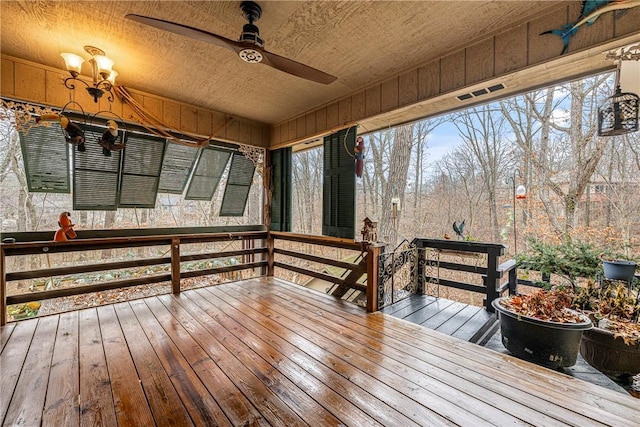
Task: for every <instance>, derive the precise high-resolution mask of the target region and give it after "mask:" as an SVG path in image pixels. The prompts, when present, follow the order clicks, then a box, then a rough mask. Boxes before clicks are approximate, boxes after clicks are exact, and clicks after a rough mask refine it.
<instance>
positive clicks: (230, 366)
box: [0, 279, 640, 426]
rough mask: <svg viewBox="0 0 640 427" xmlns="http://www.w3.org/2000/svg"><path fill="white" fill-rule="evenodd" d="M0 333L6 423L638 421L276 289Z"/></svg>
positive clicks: (165, 299)
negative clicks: (0, 334) (2, 341)
mask: <svg viewBox="0 0 640 427" xmlns="http://www.w3.org/2000/svg"><path fill="white" fill-rule="evenodd" d="M409 306H410V304H408V305H406V306H405V307H409ZM474 317H475V316H474ZM453 319H455V316H454V317H451V318H450V319H449V320H448V321H446V322H444V323H441V325H440V326H441V327H442V328H449V329H455V327H458V329H457V330H456V331H460V330H462V329H463V328H464V326H465V324H466V323H465V324H462V325H461V326H460V325H459V322H460V320H455V322H458V324H455V325H454V324H449V326H447V323H448V322H451V321H453ZM1 332H2V337H3V340H4V342H6V344H5V345H4V347H3V348H2V352H1V353H0V361H1V362H2V377H1V381H2V399H1V400H2V404H1V406H0V410H1V412H0V416H1V417H2V425H6V426H13V425H15V424H18V423H24V424H39V423H40V421H41V420H42V423H43V424H46V425H65V426H66V425H78V424H80V425H85V424H86V425H108V426H118V425H190V424H193V425H314V426H315V425H358V426H360V425H403V426H404V425H474V426H476V425H478V426H479V425H529V424H531V425H549V426H553V425H579V426H590V425H610V426H636V425H639V424H640V405H638V400H637V399H634V398H632V397H630V396H628V395H625V394H623V393H618V392H615V391H612V390H609V389H606V388H603V387H599V386H596V385H594V384H590V383H587V382H584V381H581V380H578V379H575V378H572V377H569V376H567V375H564V374H561V373H558V372H555V371H552V370H549V369H546V368H542V367H539V366H537V365H534V364H531V363H528V362H525V361H522V360H519V359H516V358H513V357H511V356H508V355H504V354H500V353H497V352H494V351H491V350H489V349H486V348H483V347H480V346H477V345H474V344H471V343H468V342H465V341H463V340H460V339H457V338H452V337H450V336H446V335H444V334H441V333H439V332H437V331H432V330H429V329H427V328H424V327H420V326H418V325H415V324H411V323H409V322H405V321H403V320H400V319H397V318H394V317H393V316H389V315H386V314H382V313H374V314H366V313H365V312H364V310H362V309H361V308H359V307H356V306H353V305H351V304H348V303H344V302H341V301H338V300H336V299H335V298H332V297H330V296H327V295H324V294H322V293H318V292H314V291H312V290H308V289H305V288H301V287H298V286H295V285H292V284H289V283H286V282H282V281H280V280H275V279H252V280H247V281H243V282H235V283H229V284H225V285H220V286H217V287H211V288H203V289H198V290H190V291H185V292H183V293H182V294H181V295H179V296H174V295H163V296H159V297H151V298H147V299H143V300H137V301H131V302H127V303H119V304H116V305H114V306H104V307H100V308H98V309H87V310H82V311H79V312H72V313H67V314H62V315H55V316H48V317H43V318H40V319H33V320H26V321H21V322H18V323H16V324H10V325H8V327H7V328H6V329H5V328H4V327H3V329H2V330H1ZM74 342H76V344H75V345H74V344H73V343H74ZM65 378H66V380H62V379H65ZM74 396H75V397H74ZM36 407H39V408H41V410H37V409H34V408H36ZM25 408H29V411H28V412H27V411H26V410H25Z"/></svg>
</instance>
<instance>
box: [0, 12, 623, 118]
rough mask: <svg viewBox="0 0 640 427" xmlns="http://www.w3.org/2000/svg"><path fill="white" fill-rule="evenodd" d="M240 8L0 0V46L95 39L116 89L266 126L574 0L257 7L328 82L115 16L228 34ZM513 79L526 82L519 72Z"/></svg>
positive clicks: (235, 29) (263, 29) (43, 53)
mask: <svg viewBox="0 0 640 427" xmlns="http://www.w3.org/2000/svg"><path fill="white" fill-rule="evenodd" d="M239 4H240V2H239V1H82V2H80V1H64V2H58V1H49V2H32V1H2V2H0V8H1V10H0V12H1V16H2V18H1V22H2V25H1V32H2V38H1V45H0V49H1V52H2V54H4V55H9V56H12V57H17V58H21V59H25V60H28V61H32V62H36V63H39V64H42V65H45V66H49V67H55V68H58V69H60V68H63V67H64V65H63V61H62V59H61V58H60V56H59V54H60V53H61V52H73V53H77V54H83V53H84V51H83V46H84V45H93V46H97V47H100V48H101V49H103V50H104V51H105V52H106V54H107V55H108V56H109V57H111V58H112V59H113V60H114V62H115V66H114V69H116V70H117V71H118V72H119V73H120V75H119V77H118V83H119V84H121V85H123V86H126V87H130V88H134V89H138V90H141V91H145V92H148V93H153V94H157V95H161V96H164V97H167V98H171V99H174V100H177V101H181V102H185V103H188V104H191V105H194V106H196V107H200V108H207V109H212V110H217V111H220V112H224V113H226V114H231V115H235V116H239V117H244V118H246V119H250V120H255V121H258V122H262V123H265V124H269V125H274V124H279V123H284V122H286V121H287V120H291V119H292V118H295V117H297V116H300V115H301V114H303V113H305V112H308V111H311V110H314V109H316V108H318V107H320V106H323V105H327V104H328V103H330V102H332V101H335V100H337V99H340V98H341V97H344V96H345V95H346V94H350V93H354V92H356V91H359V90H363V89H366V88H368V87H372V85H374V84H376V83H379V82H381V81H384V80H385V79H388V78H389V77H391V76H397V75H400V74H401V73H403V72H404V71H406V70H410V69H415V68H416V67H418V66H420V65H421V64H427V63H429V62H430V61H433V60H435V59H438V58H443V57H445V56H447V55H448V54H450V53H451V52H454V51H456V50H459V49H461V48H464V47H465V46H470V45H472V44H473V43H476V42H478V41H479V40H487V37H488V36H490V35H492V34H498V33H504V32H505V31H507V30H508V29H511V28H515V27H516V26H518V25H520V24H525V23H526V22H529V21H530V20H532V19H534V18H536V17H541V16H542V15H544V14H545V13H549V12H550V11H553V10H554V9H555V8H558V7H560V10H565V11H567V12H565V14H566V15H569V14H571V15H572V16H562V17H559V18H558V19H559V20H560V21H561V22H567V21H575V20H576V19H575V18H577V17H578V16H579V13H580V4H581V2H578V1H574V2H562V1H544V2H539V1H524V0H521V1H495V0H494V1H324V0H323V1H262V2H260V5H261V7H262V10H263V13H262V17H261V18H260V20H259V21H258V22H256V25H257V26H258V27H259V28H260V34H261V36H262V37H263V38H264V40H265V48H266V49H267V50H268V51H270V52H273V53H276V54H278V55H281V56H285V57H288V58H291V59H293V60H296V61H298V62H302V63H304V64H307V65H309V66H312V67H315V68H318V69H321V70H323V71H325V72H327V73H330V74H332V75H335V76H337V78H338V80H337V81H335V82H334V83H332V84H329V85H322V84H319V83H314V82H310V81H306V80H303V79H301V78H298V77H294V76H291V75H289V74H286V73H283V72H280V71H277V70H275V69H273V68H270V67H267V66H264V65H255V64H247V63H244V62H242V61H241V60H240V59H239V58H238V57H237V55H235V54H234V53H233V52H231V51H229V50H226V49H224V48H221V47H218V46H215V45H211V44H207V43H205V42H202V41H197V40H193V39H190V38H187V37H184V36H180V35H175V34H171V33H168V32H166V31H161V30H158V29H155V28H152V27H148V26H145V25H142V24H139V23H136V22H133V21H130V20H128V19H125V18H124V16H125V15H126V14H130V13H132V14H140V15H146V16H151V17H155V18H159V19H164V20H168V21H173V22H177V23H181V24H184V25H188V26H191V27H195V28H198V29H202V30H206V31H209V32H212V33H216V34H220V35H222V36H224V37H226V38H229V39H233V40H235V39H237V37H238V36H239V34H240V32H241V28H242V25H243V24H245V23H246V21H245V19H244V18H243V17H242V15H241V12H240V9H239ZM560 5H568V7H566V8H564V9H562V8H563V7H564V6H560ZM569 10H570V11H571V13H569V12H568V11H569ZM563 15H564V14H563ZM573 15H575V16H573ZM607 22H608V23H607V24H606V25H610V23H612V22H613V19H612V18H611V19H610V21H607ZM554 25H555V24H554ZM603 25H604V24H603ZM546 37H551V39H552V40H553V41H549V39H546V41H545V43H554V46H555V45H557V48H558V54H559V51H560V50H561V49H562V43H561V42H560V40H559V38H556V37H553V36H546ZM556 39H557V40H556ZM541 43H542V41H541ZM85 56H86V55H85ZM583 56H585V55H583ZM600 56H602V55H600ZM600 60H601V59H600ZM600 66H601V65H600ZM85 67H87V65H86V64H85ZM86 69H88V68H85V70H86ZM84 74H87V73H86V72H85V73H84ZM520 78H521V79H522V81H526V75H523V76H521V77H520Z"/></svg>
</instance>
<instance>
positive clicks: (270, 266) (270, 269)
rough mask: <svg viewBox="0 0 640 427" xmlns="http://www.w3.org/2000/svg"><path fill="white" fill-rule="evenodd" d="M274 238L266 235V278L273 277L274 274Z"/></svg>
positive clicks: (269, 234)
mask: <svg viewBox="0 0 640 427" xmlns="http://www.w3.org/2000/svg"><path fill="white" fill-rule="evenodd" d="M274 246H275V245H274V238H273V235H271V233H268V234H267V276H273V274H274V270H275V267H274V262H275V260H274V253H273V249H274Z"/></svg>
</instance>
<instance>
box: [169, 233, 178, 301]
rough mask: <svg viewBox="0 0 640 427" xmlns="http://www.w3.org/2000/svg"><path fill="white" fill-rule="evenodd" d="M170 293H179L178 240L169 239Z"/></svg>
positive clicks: (175, 238)
mask: <svg viewBox="0 0 640 427" xmlns="http://www.w3.org/2000/svg"><path fill="white" fill-rule="evenodd" d="M171 292H173V293H174V294H179V293H180V238H179V237H173V238H171Z"/></svg>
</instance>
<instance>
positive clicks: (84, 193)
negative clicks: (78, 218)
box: [73, 126, 126, 211]
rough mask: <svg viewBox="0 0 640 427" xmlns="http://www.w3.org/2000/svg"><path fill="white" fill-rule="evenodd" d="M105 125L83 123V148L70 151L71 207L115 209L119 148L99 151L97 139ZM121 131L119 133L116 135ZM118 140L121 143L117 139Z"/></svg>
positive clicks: (120, 155)
mask: <svg viewBox="0 0 640 427" xmlns="http://www.w3.org/2000/svg"><path fill="white" fill-rule="evenodd" d="M105 129H106V128H104V127H99V126H87V128H86V129H85V139H86V144H85V145H86V149H87V151H84V152H79V151H77V150H76V149H75V148H74V150H73V210H74V211H87V210H94V211H115V210H116V209H117V208H118V201H119V199H120V197H119V190H120V171H121V167H122V161H121V159H122V153H123V151H112V152H111V157H105V156H104V155H103V154H102V147H101V146H100V145H99V144H98V139H100V137H101V136H102V132H104V131H105ZM121 137H122V132H120V138H121ZM125 141H126V133H125ZM118 143H122V141H121V140H120V139H118Z"/></svg>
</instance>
